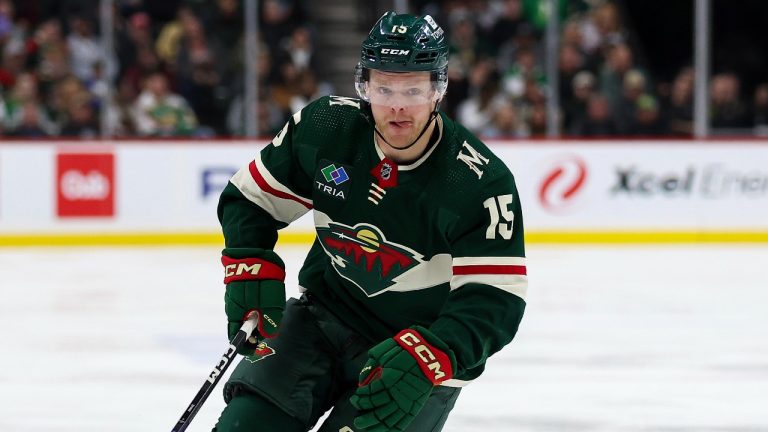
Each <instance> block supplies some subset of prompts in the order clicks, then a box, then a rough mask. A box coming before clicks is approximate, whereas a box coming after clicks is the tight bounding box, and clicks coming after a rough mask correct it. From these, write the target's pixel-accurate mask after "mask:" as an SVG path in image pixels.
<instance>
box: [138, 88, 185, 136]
mask: <svg viewBox="0 0 768 432" xmlns="http://www.w3.org/2000/svg"><path fill="white" fill-rule="evenodd" d="M133 118H134V122H135V123H136V129H137V132H138V133H139V135H142V136H163V137H172V136H188V135H192V134H193V133H194V132H195V129H196V127H197V118H196V117H195V114H194V112H193V111H192V110H191V109H190V108H189V104H187V101H186V100H184V98H182V97H181V96H179V95H177V94H174V93H171V92H170V90H169V89H168V79H167V78H166V77H165V75H163V74H161V73H153V74H152V75H150V76H149V77H147V79H146V80H145V84H144V90H143V91H142V92H141V94H140V95H139V97H138V99H137V100H136V102H135V103H134V106H133Z"/></svg>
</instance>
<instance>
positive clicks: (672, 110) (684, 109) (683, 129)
mask: <svg viewBox="0 0 768 432" xmlns="http://www.w3.org/2000/svg"><path fill="white" fill-rule="evenodd" d="M666 117H667V119H668V120H669V130H670V132H671V133H672V134H674V135H683V136H691V135H693V69H692V68H690V67H687V68H684V69H682V70H681V71H680V72H679V73H678V74H677V76H675V79H674V80H673V81H672V89H671V91H670V95H669V103H668V108H667V115H666Z"/></svg>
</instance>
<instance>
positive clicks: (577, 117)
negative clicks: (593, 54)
mask: <svg viewBox="0 0 768 432" xmlns="http://www.w3.org/2000/svg"><path fill="white" fill-rule="evenodd" d="M595 86H596V84H595V76H594V75H593V74H592V73H591V72H588V71H581V72H579V73H577V74H576V75H575V76H574V77H573V80H572V81H571V87H572V88H573V93H572V94H573V97H572V98H571V99H565V100H563V104H562V107H563V128H564V130H566V131H572V130H573V129H572V126H573V125H574V124H575V123H580V122H583V121H584V119H585V117H586V113H587V106H588V105H589V99H590V98H591V97H592V95H593V94H594V93H595Z"/></svg>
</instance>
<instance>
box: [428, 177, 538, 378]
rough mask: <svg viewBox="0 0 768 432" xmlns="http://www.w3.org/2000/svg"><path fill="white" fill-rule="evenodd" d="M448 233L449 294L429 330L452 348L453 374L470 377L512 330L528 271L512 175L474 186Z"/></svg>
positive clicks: (519, 312) (520, 314)
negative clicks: (449, 233)
mask: <svg viewBox="0 0 768 432" xmlns="http://www.w3.org/2000/svg"><path fill="white" fill-rule="evenodd" d="M465 206H466V208H465V209H464V210H463V211H462V212H461V217H460V218H459V219H458V221H457V222H456V224H455V226H454V228H453V230H452V233H451V241H452V245H451V248H452V256H453V263H452V265H453V276H452V278H451V282H450V289H451V291H450V294H449V296H448V300H447V301H446V303H445V305H444V306H443V309H442V310H441V312H440V315H439V316H438V318H437V320H436V321H435V322H434V323H433V324H432V326H431V329H432V331H433V332H434V333H435V334H437V335H438V337H440V338H441V339H443V340H444V341H445V342H446V343H447V344H448V345H449V346H450V347H451V348H452V349H453V350H454V354H455V355H456V359H457V366H458V371H457V373H456V375H455V377H456V378H457V379H460V380H461V379H472V378H475V377H476V376H478V375H479V374H480V373H481V372H482V369H483V368H484V364H485V361H486V360H487V359H488V357H489V356H491V355H492V354H494V353H495V352H497V351H499V350H500V349H501V348H502V347H504V346H505V345H506V344H508V343H509V342H510V341H511V340H512V339H513V338H514V336H515V334H516V333H517V329H518V326H519V324H520V321H521V319H522V317H523V312H524V310H525V304H526V303H525V297H526V290H527V287H528V277H527V271H526V263H525V246H524V241H523V217H522V210H521V209H522V208H521V205H520V200H519V197H518V193H517V188H516V186H515V181H514V178H513V177H512V175H511V174H510V173H509V172H508V171H507V172H506V175H501V176H497V177H496V178H495V179H493V180H491V181H489V182H488V183H487V184H484V185H483V186H482V187H481V188H478V193H477V194H474V197H473V198H471V199H470V200H469V201H468V202H467V203H466V204H465Z"/></svg>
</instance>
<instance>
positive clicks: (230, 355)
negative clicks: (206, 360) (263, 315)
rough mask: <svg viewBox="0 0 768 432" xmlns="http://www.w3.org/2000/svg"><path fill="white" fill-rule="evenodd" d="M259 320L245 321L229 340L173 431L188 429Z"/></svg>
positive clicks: (179, 431) (182, 431)
mask: <svg viewBox="0 0 768 432" xmlns="http://www.w3.org/2000/svg"><path fill="white" fill-rule="evenodd" d="M257 322H258V318H254V319H250V320H248V321H246V322H244V323H243V326H242V327H240V330H238V331H237V334H235V337H233V338H232V340H231V341H230V342H229V349H227V352H226V353H224V355H223V356H222V357H221V360H220V361H219V363H218V364H217V365H216V366H214V368H213V370H212V371H211V373H210V374H209V375H208V378H206V380H205V382H204V383H203V386H202V387H200V390H199V391H198V392H197V394H196V395H195V397H194V398H193V399H192V402H191V403H190V404H189V407H187V409H186V410H185V411H184V413H183V414H182V415H181V418H180V419H179V421H178V422H176V426H174V427H173V429H172V430H171V432H184V431H185V430H187V427H188V426H189V423H190V422H192V419H193V418H195V414H197V412H198V411H199V410H200V407H202V406H203V403H204V402H205V400H206V399H208V395H210V394H211V391H213V388H214V387H216V384H217V383H218V382H219V380H220V379H221V377H222V376H223V375H224V372H225V371H226V370H227V368H229V365H230V364H232V360H234V359H235V356H236V355H237V350H238V348H240V346H241V345H242V344H243V342H245V340H246V339H248V338H249V337H250V336H251V333H252V332H253V329H254V328H256V325H257Z"/></svg>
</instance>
